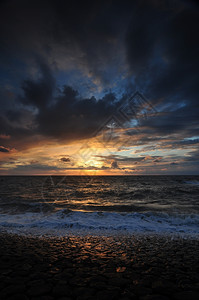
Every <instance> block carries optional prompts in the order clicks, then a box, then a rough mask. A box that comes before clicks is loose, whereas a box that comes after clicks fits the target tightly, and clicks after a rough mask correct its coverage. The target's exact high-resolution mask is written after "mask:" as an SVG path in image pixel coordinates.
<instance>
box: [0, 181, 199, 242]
mask: <svg viewBox="0 0 199 300" xmlns="http://www.w3.org/2000/svg"><path fill="white" fill-rule="evenodd" d="M0 232H9V233H15V234H25V235H26V234H27V235H39V236H44V235H45V236H46V235H47V236H65V235H68V234H77V235H79V234H80V235H81V234H87V235H90V234H91V235H110V234H113V235H119V234H127V235H129V234H130V235H131V234H160V235H162V234H163V235H165V234H166V235H172V236H184V237H185V236H186V237H199V176H150V175H148V176H136V175H135V176H0Z"/></svg>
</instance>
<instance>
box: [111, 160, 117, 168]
mask: <svg viewBox="0 0 199 300" xmlns="http://www.w3.org/2000/svg"><path fill="white" fill-rule="evenodd" d="M111 168H112V169H119V166H118V163H117V161H116V160H114V161H112V163H111Z"/></svg>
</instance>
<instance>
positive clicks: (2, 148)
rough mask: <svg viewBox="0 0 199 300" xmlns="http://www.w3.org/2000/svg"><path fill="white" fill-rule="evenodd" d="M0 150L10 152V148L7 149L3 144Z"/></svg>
mask: <svg viewBox="0 0 199 300" xmlns="http://www.w3.org/2000/svg"><path fill="white" fill-rule="evenodd" d="M0 152H4V153H8V152H10V149H8V148H6V147H4V146H0Z"/></svg>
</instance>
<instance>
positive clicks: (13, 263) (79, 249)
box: [0, 233, 199, 300]
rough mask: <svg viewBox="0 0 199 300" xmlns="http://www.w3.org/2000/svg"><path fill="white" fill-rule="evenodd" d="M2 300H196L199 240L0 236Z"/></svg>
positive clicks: (154, 237) (117, 236)
mask: <svg viewBox="0 0 199 300" xmlns="http://www.w3.org/2000/svg"><path fill="white" fill-rule="evenodd" d="M0 270H1V272H0V274H1V275H0V299H2V300H3V299H6V300H7V299H9V300H11V299H15V300H18V299H20V300H26V299H27V300H28V299H30V300H39V299H40V300H53V299H60V300H61V299H62V300H64V299H65V300H69V299H77V300H83V299H99V300H100V299H103V300H106V299H110V300H111V299H113V300H114V299H123V300H127V299H129V300H130V299H138V300H139V299H141V300H155V299H156V300H158V299H159V300H166V299H176V300H178V299H179V300H184V299H193V300H194V299H198V297H199V240H198V239H196V238H191V237H190V238H188V239H187V238H186V239H185V238H180V237H174V236H172V235H170V236H164V235H129V236H127V235H126V236H122V235H115V236H88V235H84V236H77V235H76V236H75V235H70V236H65V237H47V236H46V237H45V236H43V237H36V236H23V235H15V234H8V233H1V234H0Z"/></svg>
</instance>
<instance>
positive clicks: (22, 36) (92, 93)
mask: <svg viewBox="0 0 199 300" xmlns="http://www.w3.org/2000/svg"><path fill="white" fill-rule="evenodd" d="M0 28H1V30H0V41H1V46H0V65H1V72H0V107H1V110H0V144H1V145H2V146H1V147H0V152H1V153H3V152H4V153H8V152H9V149H13V148H15V149H22V148H28V147H31V146H32V145H35V144H37V143H39V142H40V141H41V140H52V141H56V142H65V143H66V144H67V143H70V142H74V141H80V140H84V139H88V138H92V137H93V136H94V135H98V134H100V129H101V127H102V126H103V124H106V122H107V120H109V119H111V118H112V116H115V117H116V119H117V120H118V122H119V125H120V127H121V129H122V130H123V133H122V134H123V137H125V134H126V135H129V136H131V133H132V139H131V140H130V139H129V140H128V143H126V144H125V145H126V147H127V146H130V145H137V146H139V145H141V146H143V149H145V150H146V151H154V150H155V149H156V147H157V145H159V146H160V145H161V147H162V148H169V149H172V148H173V149H174V148H180V149H182V148H183V149H185V148H189V147H195V148H194V149H195V150H197V149H198V136H199V126H198V116H199V100H198V99H199V98H198V97H199V92H198V86H199V82H198V78H199V35H198V32H199V5H198V4H197V2H196V1H183V0H173V1H172V0H171V1H167V0H163V1H156V0H149V1H145V0H142V1H120V0H119V1H112V0H108V1H95V2H94V1H86V2H82V1H72V2H71V1H69V2H68V1H63V0H60V1H54V0H50V1H47V0H43V1H38V0H34V1H32V0H30V1H28V2H27V1H25V0H19V1H14V0H4V1H1V2H0ZM136 91H139V92H140V93H141V94H143V95H144V96H145V97H146V99H148V100H149V102H150V104H151V106H152V107H153V109H154V110H153V112H154V111H156V113H155V114H153V115H152V113H151V112H150V111H147V114H148V115H147V117H146V118H141V119H140V120H137V118H136V116H134V117H135V118H134V119H135V120H134V121H135V122H134V123H133V122H131V121H132V120H131V119H129V120H125V119H124V118H123V116H122V115H121V114H120V111H121V106H122V105H124V103H125V101H126V99H128V98H129V97H130V96H131V95H133V94H134V93H135V92H136ZM136 122H137V123H136ZM135 124H136V125H135ZM135 126H137V127H136V128H137V129H138V130H137V131H135ZM125 129H128V131H127V130H126V131H125ZM131 129H132V130H131ZM136 137H138V138H137V140H136ZM136 151H137V153H139V152H140V153H141V152H142V149H140V148H139V149H136ZM156 156H157V157H158V155H156ZM156 156H154V157H153V158H154V160H156V159H157V157H156ZM144 157H146V156H144ZM131 159H132V161H133V160H135V159H134V158H131ZM137 159H138V161H139V160H140V161H141V160H142V159H143V158H141V157H140V158H137ZM121 160H122V157H121ZM63 162H64V161H63ZM113 167H114V165H113Z"/></svg>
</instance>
